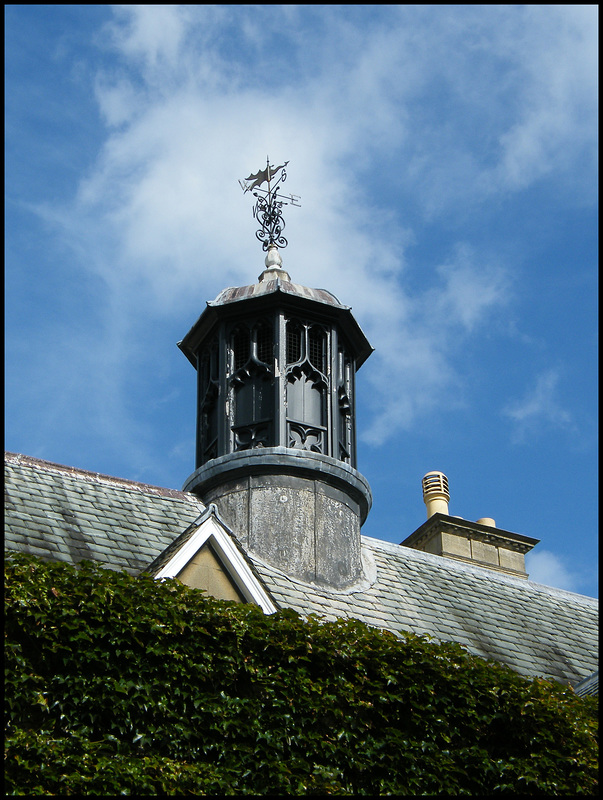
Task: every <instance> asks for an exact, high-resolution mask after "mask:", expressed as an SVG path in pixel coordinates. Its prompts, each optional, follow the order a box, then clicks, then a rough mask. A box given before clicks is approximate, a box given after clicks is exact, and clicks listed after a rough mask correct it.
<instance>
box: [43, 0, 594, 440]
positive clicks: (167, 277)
mask: <svg viewBox="0 0 603 800" xmlns="http://www.w3.org/2000/svg"><path fill="white" fill-rule="evenodd" d="M361 8H362V9H364V10H363V11H362V13H361V12H360V11H359V10H358V9H355V8H354V7H348V10H347V11H346V14H345V15H342V14H341V13H340V12H338V11H337V9H336V8H335V7H331V6H318V7H290V6H284V7H278V6H277V7H274V6H270V7H262V6H260V7H258V6H254V7H253V8H251V7H247V6H209V7H208V6H179V5H176V6H146V5H143V6H117V7H115V9H114V19H113V21H112V22H111V24H110V25H108V26H107V27H106V29H105V31H104V34H103V37H101V40H100V41H101V42H102V47H103V48H104V49H105V53H109V54H111V55H112V56H114V57H115V61H114V62H113V63H112V65H111V68H107V67H104V68H102V69H101V68H99V69H98V71H97V80H96V87H95V89H96V98H97V101H98V105H99V109H100V111H101V114H102V116H103V119H104V121H105V124H106V138H105V142H104V146H103V147H102V149H101V151H100V153H99V155H98V158H97V159H96V161H95V163H94V165H93V167H92V169H91V170H90V171H89V173H88V175H87V176H86V177H85V179H82V181H81V182H80V186H79V191H78V193H77V196H76V197H75V198H74V201H73V203H71V204H69V205H67V206H63V207H56V206H55V207H53V208H46V209H44V210H43V213H44V214H45V216H46V218H47V219H48V220H53V221H54V223H55V224H56V225H57V226H58V228H59V229H60V230H61V232H62V235H63V236H65V237H66V238H67V240H68V241H69V242H70V243H71V245H72V246H73V247H74V248H76V249H79V252H80V254H81V255H80V258H81V261H82V264H83V265H85V267H86V268H87V269H89V270H91V271H94V272H95V273H96V274H97V275H99V276H100V277H101V278H102V280H103V284H104V286H105V289H106V292H107V298H106V307H107V309H110V312H109V311H107V317H106V319H105V325H106V328H107V330H119V331H120V332H121V333H122V335H121V336H120V337H109V338H107V339H106V340H105V343H104V344H105V347H107V348H109V349H110V350H112V355H111V356H109V355H106V356H105V357H106V358H109V361H110V362H111V364H112V366H111V368H110V369H109V368H107V370H106V373H105V378H106V380H107V381H113V383H114V389H113V392H112V396H113V397H115V398H116V401H115V402H116V403H119V398H122V397H123V396H124V392H123V384H122V382H123V380H124V375H128V374H129V369H128V367H129V365H131V364H132V361H133V358H134V356H133V354H132V353H131V352H130V351H129V350H128V349H125V348H123V346H122V343H123V341H124V340H127V338H128V331H130V330H132V329H133V328H135V327H136V326H137V325H139V324H140V323H141V320H142V319H143V318H147V319H148V318H161V317H163V318H166V317H170V316H175V315H176V314H178V316H179V317H180V318H182V316H183V314H189V313H190V314H191V317H192V315H193V314H194V313H195V312H198V310H199V308H200V307H202V304H203V303H204V301H205V300H207V299H208V298H211V297H212V296H213V295H215V294H217V292H218V291H219V290H220V289H221V288H223V287H224V286H225V285H233V284H244V283H249V282H251V281H253V280H254V279H255V276H256V275H257V274H258V273H259V271H260V270H261V268H262V263H261V260H262V259H261V254H260V253H259V250H258V248H257V247H256V246H254V238H253V231H254V227H253V223H252V221H251V214H250V213H249V211H250V210H249V207H248V202H247V198H244V197H242V195H241V193H240V190H239V187H238V185H237V183H236V180H235V178H236V177H244V176H245V175H246V174H248V173H249V171H250V170H255V169H257V168H259V167H260V166H261V165H262V163H263V159H264V158H265V156H266V154H267V153H268V154H270V155H271V157H273V158H275V159H279V160H280V159H285V158H286V159H289V160H290V162H291V173H290V178H289V181H290V185H291V190H292V191H295V193H297V194H300V195H301V196H302V208H301V209H295V210H294V211H293V210H292V211H291V212H290V213H289V214H288V215H287V218H286V221H287V226H288V227H287V235H289V234H290V240H291V241H292V242H293V241H294V242H295V248H293V247H291V248H290V250H289V251H286V253H285V254H284V259H285V266H286V267H287V269H288V270H289V271H290V273H291V274H292V275H293V277H294V279H295V280H296V281H299V282H301V283H306V284H308V285H313V286H324V287H325V288H327V287H328V288H329V289H331V290H333V291H334V292H335V293H336V294H339V295H340V296H341V299H342V300H343V301H344V302H346V303H349V304H350V305H352V306H353V308H354V313H355V314H356V316H357V317H358V319H359V320H360V321H361V322H362V325H363V327H364V328H365V330H366V332H367V335H368V337H369V339H370V340H371V343H372V344H373V345H374V347H375V348H376V353H375V355H374V356H373V358H372V359H371V361H370V362H369V363H368V365H367V368H366V372H367V377H368V380H369V381H371V382H373V384H374V385H375V386H376V387H377V386H378V387H379V391H378V392H375V393H374V400H373V402H374V409H373V411H374V414H373V424H372V426H371V427H370V429H369V430H368V431H367V432H366V434H365V435H366V438H367V440H368V441H371V442H374V443H379V442H382V441H383V440H384V438H385V435H386V432H388V433H391V431H392V429H396V428H404V427H407V426H409V425H410V424H411V423H412V422H413V420H416V419H417V418H418V417H420V416H421V415H423V414H425V413H428V411H429V410H430V408H432V407H433V406H434V405H435V404H437V403H438V402H440V401H441V399H442V398H443V397H444V396H446V395H447V396H450V394H451V389H452V388H457V389H458V388H459V387H460V386H461V385H462V383H463V374H462V364H461V363H460V361H459V358H458V356H459V353H460V349H461V347H462V345H463V342H466V341H467V340H468V339H469V340H470V339H471V337H476V336H480V334H481V332H482V331H483V330H484V328H485V326H486V325H489V324H491V320H492V318H493V317H495V316H496V314H497V312H499V311H500V309H502V308H503V307H504V306H505V304H507V303H508V302H509V292H508V283H509V266H508V265H505V264H492V263H491V261H490V259H489V258H488V256H487V255H486V254H485V253H484V252H480V251H479V249H476V248H477V245H475V246H473V247H470V246H468V245H467V244H465V243H463V242H457V243H456V244H453V245H452V246H451V248H450V252H449V254H448V256H447V257H445V258H443V259H442V262H443V263H442V264H441V266H440V267H439V268H437V270H436V271H435V273H434V272H433V270H434V266H435V265H427V266H428V267H429V270H430V272H431V274H432V277H433V279H432V280H431V281H430V283H429V288H428V289H425V290H423V291H421V290H417V289H414V290H411V289H410V288H409V286H408V284H407V282H406V280H405V276H406V275H407V273H408V270H409V269H410V268H411V266H412V265H410V266H409V262H408V256H407V252H406V250H405V247H404V242H405V241H406V240H407V239H408V238H409V237H412V230H410V229H409V224H408V221H407V220H406V219H402V218H397V217H395V216H394V214H393V213H390V214H384V213H383V209H382V205H383V204H382V203H381V202H380V200H379V197H378V196H376V195H375V193H374V190H371V188H370V186H371V184H372V175H373V173H374V171H375V165H376V164H383V163H386V164H388V165H389V166H388V167H386V170H387V171H389V172H390V173H391V175H392V176H393V177H391V178H390V179H389V180H390V184H391V186H393V191H396V192H398V191H400V192H402V191H403V192H407V193H412V194H413V196H414V199H415V204H416V207H417V208H418V209H419V217H421V215H423V217H424V218H427V217H429V216H430V215H431V216H433V215H440V216H442V215H444V214H447V213H458V212H459V210H460V209H462V210H463V213H470V211H469V209H470V208H471V207H472V206H474V205H475V204H479V203H480V202H482V201H483V199H484V197H493V196H500V197H504V196H505V195H506V194H507V193H508V192H510V191H520V190H522V189H524V188H525V187H526V186H528V185H530V183H531V182H533V181H535V180H537V179H538V177H539V176H541V175H542V174H544V173H545V172H550V171H551V170H553V169H555V164H556V161H555V158H553V155H554V154H556V153H559V152H560V151H563V152H564V153H565V154H566V155H565V162H564V163H570V162H571V163H573V161H576V160H580V159H583V157H584V151H585V149H586V151H587V152H588V153H589V154H590V148H591V146H592V141H591V137H592V129H593V126H592V125H591V124H590V122H589V123H588V124H586V125H585V124H584V117H583V115H584V114H586V115H587V116H588V115H590V114H592V113H593V110H592V108H591V105H590V104H591V101H592V97H591V95H592V91H591V89H592V87H591V85H590V83H589V84H588V85H587V86H583V85H582V83H581V81H582V79H583V78H585V77H586V75H587V72H588V69H587V66H588V65H589V64H590V63H591V60H592V55H593V54H592V33H591V32H590V28H591V19H590V16H589V14H587V13H585V12H582V11H580V12H573V11H571V10H569V7H567V9H568V10H567V11H554V12H552V13H553V15H554V16H555V19H556V20H557V24H556V25H554V26H553V27H551V25H550V24H549V23H547V22H546V20H547V19H548V17H549V15H550V13H551V12H550V11H548V10H546V9H540V8H539V7H514V6H509V7H501V6H495V7H486V6H479V7H458V6H457V7H446V6H438V7H435V8H434V7H429V8H427V9H422V8H421V7H417V6H398V7H391V9H390V8H389V7H388V9H387V10H385V11H383V9H384V8H385V7H380V8H381V11H374V12H369V10H368V9H367V7H366V6H363V7H361ZM563 8H566V7H563ZM452 9H454V10H452ZM348 12H349V13H348ZM358 15H360V16H358ZM452 23H453V24H452ZM543 25H544V29H543V27H542V26H543ZM553 34H554V35H553ZM281 43H285V44H286V47H283V46H281ZM585 45H588V46H587V47H586V51H585V49H584V48H585ZM568 95H571V102H569V103H568V102H566V101H567V98H568ZM550 101H554V102H553V108H552V110H551V108H550ZM459 106H460V107H461V109H462V113H459ZM578 112H580V113H578ZM581 115H582V116H581ZM589 119H590V117H589ZM564 148H565V150H564ZM572 160H573V161H572ZM287 185H289V184H287ZM255 244H257V243H255ZM414 266H415V267H416V266H417V265H414ZM421 266H422V267H424V266H426V265H421ZM117 297H119V301H117V300H116V298H117ZM109 313H110V315H109ZM434 320H437V324H434ZM81 355H82V358H83V359H85V358H86V355H85V353H84V351H83V350H82V354H81ZM74 357H75V356H74ZM138 357H140V354H137V355H136V358H138ZM74 372H75V373H76V374H83V373H81V372H80V371H79V370H74ZM556 383H557V378H556V377H555V374H553V373H550V374H548V375H545V376H542V378H541V379H540V380H539V382H538V384H537V386H536V387H535V388H534V389H533V391H532V392H531V393H530V394H529V395H528V396H527V397H526V398H525V399H524V400H523V401H521V402H518V403H516V404H515V405H513V406H511V407H509V408H508V409H507V412H506V413H507V415H508V416H509V417H510V418H511V419H512V420H513V421H514V422H515V423H516V425H517V428H518V430H520V431H524V432H525V431H527V430H528V428H529V427H530V426H531V425H532V424H533V423H534V422H536V421H537V420H542V419H544V420H547V421H549V422H551V423H553V424H555V425H567V424H569V422H570V420H569V418H568V416H567V415H566V414H565V412H564V411H563V410H562V408H561V407H560V406H559V405H558V403H557V402H556V401H555V399H554V390H555V387H556ZM122 410H123V414H124V415H127V411H126V408H125V401H124V406H123V409H122ZM116 416H119V415H116ZM113 418H114V417H113Z"/></svg>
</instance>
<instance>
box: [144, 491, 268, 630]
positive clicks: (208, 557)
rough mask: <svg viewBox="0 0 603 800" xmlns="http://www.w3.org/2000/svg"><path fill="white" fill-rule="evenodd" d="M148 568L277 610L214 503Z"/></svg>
mask: <svg viewBox="0 0 603 800" xmlns="http://www.w3.org/2000/svg"><path fill="white" fill-rule="evenodd" d="M145 571H146V572H148V573H149V574H150V575H152V576H153V577H154V578H156V579H157V580H161V579H163V578H178V580H181V581H182V583H185V584H187V586H191V587H192V588H198V589H204V590H205V591H207V593H208V594H210V595H211V596H212V597H218V599H224V600H238V601H239V602H245V603H255V604H256V605H258V606H260V608H261V609H262V611H264V613H265V614H272V613H274V612H275V611H276V610H277V606H276V605H275V603H274V602H273V600H272V599H271V597H270V595H269V594H268V592H267V591H266V589H265V588H264V586H263V582H262V580H261V578H260V577H259V576H258V574H257V572H256V571H255V570H254V568H253V567H252V564H251V562H250V561H249V560H248V559H247V557H246V556H245V553H244V552H243V550H242V549H241V547H240V546H239V545H238V544H237V542H236V539H235V538H234V536H233V535H232V533H231V532H230V531H229V530H228V528H227V527H226V526H225V525H224V523H223V522H222V521H221V520H220V518H219V517H218V514H217V509H216V507H215V505H213V503H212V504H210V505H209V507H208V508H207V509H206V510H205V511H204V512H203V514H201V516H200V517H199V518H198V519H197V520H196V521H195V522H194V523H193V524H192V525H190V526H189V528H188V529H187V530H186V531H184V532H183V533H182V534H181V535H180V536H179V537H178V538H177V539H176V540H175V541H174V542H172V544H171V545H170V546H169V547H168V548H166V550H165V551H164V552H163V553H161V555H160V556H159V557H158V558H156V559H155V561H154V562H153V563H152V564H151V565H150V566H149V567H148V568H147V569H146V570H145ZM204 581H205V582H206V583H205V585H204ZM212 589H213V590H212ZM214 590H215V591H217V592H218V593H219V594H220V593H226V594H230V595H231V596H230V597H222V596H219V594H214Z"/></svg>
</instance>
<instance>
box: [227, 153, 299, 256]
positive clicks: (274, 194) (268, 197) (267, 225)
mask: <svg viewBox="0 0 603 800" xmlns="http://www.w3.org/2000/svg"><path fill="white" fill-rule="evenodd" d="M288 163H289V162H288V161H285V163H284V164H281V165H280V166H279V167H274V166H272V165H271V164H270V160H269V159H268V158H267V159H266V169H264V170H260V171H259V172H256V173H255V174H251V175H249V177H247V178H245V180H244V181H239V184H240V186H241V188H242V189H243V192H251V193H252V194H253V196H254V197H255V198H256V202H255V205H254V207H253V216H254V217H255V219H257V221H258V222H259V223H260V226H261V227H260V229H259V230H258V231H256V234H255V235H256V237H257V239H258V240H259V241H260V242H261V243H262V249H263V250H268V248H269V247H270V245H276V246H277V247H286V246H287V244H288V242H287V240H286V239H285V237H284V236H283V230H284V228H285V220H284V219H283V206H286V205H293V206H299V205H300V203H299V200H300V198H299V196H298V195H294V194H290V195H285V196H283V195H279V189H280V188H281V186H282V184H283V183H284V182H285V181H286V180H287V173H286V171H285V167H286V166H287V164H288ZM279 173H280V174H279ZM263 183H267V185H268V188H267V189H260V188H259V187H260V186H261V185H262V184H263Z"/></svg>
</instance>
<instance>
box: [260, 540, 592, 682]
mask: <svg viewBox="0 0 603 800" xmlns="http://www.w3.org/2000/svg"><path fill="white" fill-rule="evenodd" d="M362 556H363V561H364V568H365V575H366V576H367V577H366V580H365V581H364V582H363V583H362V584H360V585H358V586H357V587H354V588H353V589H351V590H348V591H347V592H341V591H339V592H333V591H329V590H327V589H325V588H322V587H318V586H312V585H309V584H304V583H301V582H300V581H297V580H295V579H294V578H291V577H289V576H287V575H284V574H283V573H282V572H280V571H279V570H277V569H275V568H274V567H272V566H270V565H268V564H265V563H263V562H262V561H259V560H258V559H257V558H253V561H254V563H255V565H256V569H257V571H258V573H259V574H260V575H261V576H262V578H263V579H264V582H265V584H266V586H267V587H268V589H269V591H270V593H271V594H272V595H273V597H274V598H275V600H276V601H277V602H278V603H279V605H281V606H288V607H290V608H294V609H295V610H296V611H299V612H300V613H302V614H309V613H315V614H319V615H320V616H323V617H325V618H326V619H328V620H333V619H335V618H337V617H344V618H354V619H359V620H362V621H363V622H366V623H367V624H368V625H373V626H375V627H380V628H386V629H388V630H391V631H394V632H401V631H411V632H412V633H416V634H427V635H429V636H433V637H435V638H436V639H438V640H440V641H453V642H458V643H459V644H462V645H464V646H465V647H466V648H467V649H468V650H469V651H470V652H471V653H474V654H476V655H479V656H482V657H484V658H489V659H493V660H495V661H500V662H502V663H505V664H507V665H508V666H510V667H512V668H513V669H514V670H516V671H517V672H519V673H520V674H521V675H525V676H527V677H536V676H542V677H545V678H552V679H555V680H558V681H561V682H564V683H565V682H569V683H572V685H573V684H574V683H577V682H578V681H580V680H582V679H583V678H585V677H586V676H587V675H590V674H591V673H592V672H593V671H594V670H596V669H597V667H598V635H597V625H598V601H597V600H596V599H594V598H591V597H585V596H583V595H579V594H574V593H572V592H565V591H563V590H561V589H555V588H552V587H550V586H543V585H541V584H538V583H533V582H531V581H526V580H524V579H521V578H515V577H513V576H510V575H505V574H502V573H499V572H495V571H494V570H489V569H486V568H482V567H478V566H473V565H471V564H464V563H462V562H460V561H455V560H453V559H449V558H444V557H442V556H436V555H432V554H430V553H424V552H422V551H419V550H412V549H411V548H408V547H401V546H400V545H396V544H391V543H389V542H384V541H381V540H378V539H371V538H369V537H367V536H363V537H362Z"/></svg>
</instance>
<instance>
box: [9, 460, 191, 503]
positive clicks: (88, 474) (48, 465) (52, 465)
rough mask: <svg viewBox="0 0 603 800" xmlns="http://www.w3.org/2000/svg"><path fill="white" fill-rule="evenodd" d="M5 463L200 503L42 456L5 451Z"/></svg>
mask: <svg viewBox="0 0 603 800" xmlns="http://www.w3.org/2000/svg"><path fill="white" fill-rule="evenodd" d="M4 462H5V464H11V465H15V466H29V467H34V468H36V469H46V470H49V471H51V472H62V473H65V474H67V475H71V476H72V477H73V478H85V479H92V480H93V481H95V482H106V483H109V484H111V485H114V486H115V485H119V486H123V487H124V488H129V489H133V490H136V491H145V492H150V493H151V494H158V495H162V496H163V497H174V498H181V499H185V500H189V501H190V500H194V501H197V502H199V503H201V500H200V499H199V498H197V497H196V496H195V495H193V494H191V492H184V491H182V490H181V489H169V488H167V487H164V486H156V485H154V484H150V483H142V482H141V481H133V480H130V479H129V478H119V477H116V476H114V475H106V474H105V473H103V472H93V471H92V470H86V469H81V468H80V467H69V466H67V465H65V464H58V463H56V462H54V461H46V460H45V459H42V458H35V457H34V456H28V455H25V454H23V453H11V452H8V451H5V453H4Z"/></svg>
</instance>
